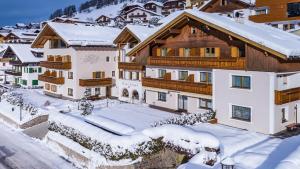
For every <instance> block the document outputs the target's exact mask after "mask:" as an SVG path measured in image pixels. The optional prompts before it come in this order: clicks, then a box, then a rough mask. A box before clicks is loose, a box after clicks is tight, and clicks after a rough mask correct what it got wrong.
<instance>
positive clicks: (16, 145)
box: [0, 124, 75, 169]
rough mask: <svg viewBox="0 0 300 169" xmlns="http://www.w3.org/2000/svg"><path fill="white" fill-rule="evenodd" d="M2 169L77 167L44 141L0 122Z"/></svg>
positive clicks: (66, 168)
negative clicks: (48, 146)
mask: <svg viewBox="0 0 300 169" xmlns="http://www.w3.org/2000/svg"><path fill="white" fill-rule="evenodd" d="M0 169H75V167H74V166H72V164H70V163H68V162H67V161H65V160H64V159H63V158H61V157H60V156H58V155H57V154H55V153H54V152H52V151H51V150H50V149H48V148H47V147H46V146H45V145H44V143H41V142H40V141H37V140H34V139H32V138H30V137H29V136H27V135H25V134H23V133H21V132H19V131H14V130H12V129H10V128H8V127H6V126H4V125H3V124H0Z"/></svg>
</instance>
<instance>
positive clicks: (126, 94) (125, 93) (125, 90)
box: [122, 89, 129, 97]
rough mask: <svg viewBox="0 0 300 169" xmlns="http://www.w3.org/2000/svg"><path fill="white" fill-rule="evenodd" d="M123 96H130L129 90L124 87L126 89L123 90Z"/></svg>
mask: <svg viewBox="0 0 300 169" xmlns="http://www.w3.org/2000/svg"><path fill="white" fill-rule="evenodd" d="M122 96H123V97H129V92H128V90H127V89H124V90H123V92H122Z"/></svg>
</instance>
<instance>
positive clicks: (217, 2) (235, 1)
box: [200, 0, 255, 14]
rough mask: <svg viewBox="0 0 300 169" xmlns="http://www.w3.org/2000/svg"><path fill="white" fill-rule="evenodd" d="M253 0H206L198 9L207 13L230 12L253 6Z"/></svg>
mask: <svg viewBox="0 0 300 169" xmlns="http://www.w3.org/2000/svg"><path fill="white" fill-rule="evenodd" d="M254 5H255V0H207V1H204V2H203V5H202V6H201V7H200V10H201V11H203V12H209V13H223V14H231V13H232V12H233V11H234V10H238V9H249V8H252V7H254Z"/></svg>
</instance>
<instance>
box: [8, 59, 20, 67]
mask: <svg viewBox="0 0 300 169" xmlns="http://www.w3.org/2000/svg"><path fill="white" fill-rule="evenodd" d="M9 64H10V65H16V66H19V65H22V62H21V61H20V60H10V61H9Z"/></svg>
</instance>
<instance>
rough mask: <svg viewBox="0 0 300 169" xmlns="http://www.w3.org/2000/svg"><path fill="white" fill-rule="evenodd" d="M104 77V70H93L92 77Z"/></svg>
mask: <svg viewBox="0 0 300 169" xmlns="http://www.w3.org/2000/svg"><path fill="white" fill-rule="evenodd" d="M104 77H105V72H93V78H94V79H102V78H104Z"/></svg>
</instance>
